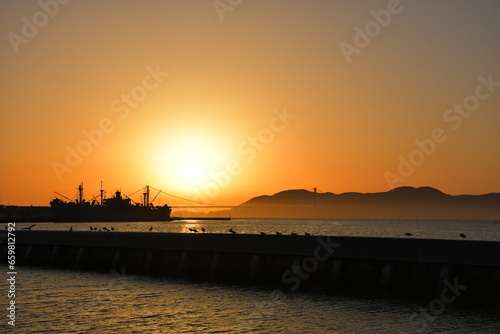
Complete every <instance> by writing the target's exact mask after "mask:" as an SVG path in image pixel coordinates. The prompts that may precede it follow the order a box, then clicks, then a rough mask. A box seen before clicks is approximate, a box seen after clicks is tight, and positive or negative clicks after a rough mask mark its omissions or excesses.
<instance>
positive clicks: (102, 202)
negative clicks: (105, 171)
mask: <svg viewBox="0 0 500 334" xmlns="http://www.w3.org/2000/svg"><path fill="white" fill-rule="evenodd" d="M99 191H100V192H101V205H103V204H104V196H103V195H104V190H102V181H101V190H99Z"/></svg>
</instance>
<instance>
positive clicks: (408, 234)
mask: <svg viewBox="0 0 500 334" xmlns="http://www.w3.org/2000/svg"><path fill="white" fill-rule="evenodd" d="M405 235H406V236H407V237H411V236H412V235H413V234H411V233H408V232H406V233H405Z"/></svg>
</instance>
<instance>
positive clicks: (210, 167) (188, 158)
mask: <svg viewBox="0 0 500 334" xmlns="http://www.w3.org/2000/svg"><path fill="white" fill-rule="evenodd" d="M223 158H224V155H223V154H222V151H221V146H220V145H218V144H217V142H216V141H210V139H209V138H201V136H200V137H193V136H188V135H186V136H185V137H183V136H176V137H175V138H170V140H168V143H167V145H166V146H165V147H164V148H163V149H162V152H161V155H160V156H159V162H158V164H157V165H158V168H159V170H158V173H160V175H161V179H162V180H163V181H164V182H166V183H168V184H169V185H170V186H172V187H174V188H176V190H180V191H182V192H184V193H186V192H190V191H191V190H192V189H202V188H203V186H204V185H205V183H206V182H208V181H209V180H210V172H213V171H217V170H218V169H219V168H220V167H219V166H220V165H221V163H222V162H223V160H224V159H223Z"/></svg>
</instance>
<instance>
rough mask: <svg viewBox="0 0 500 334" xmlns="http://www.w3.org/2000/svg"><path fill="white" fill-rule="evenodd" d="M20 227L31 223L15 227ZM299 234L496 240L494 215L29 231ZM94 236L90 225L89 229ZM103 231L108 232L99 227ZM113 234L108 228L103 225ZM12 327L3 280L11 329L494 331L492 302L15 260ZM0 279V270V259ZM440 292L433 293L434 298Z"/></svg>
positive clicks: (497, 322)
mask: <svg viewBox="0 0 500 334" xmlns="http://www.w3.org/2000/svg"><path fill="white" fill-rule="evenodd" d="M17 225H18V226H17V227H18V228H22V227H23V226H29V225H31V224H27V223H25V224H17ZM70 226H73V230H74V231H76V230H89V229H90V226H93V227H99V228H102V227H108V228H110V227H111V226H113V228H114V229H115V230H116V231H147V230H149V228H150V227H151V226H153V231H152V232H151V233H154V232H155V231H165V232H186V233H188V232H189V230H188V228H189V227H191V228H199V229H200V230H201V227H202V226H203V227H204V228H205V229H206V230H207V232H214V233H215V232H218V233H219V232H221V233H224V232H227V229H229V228H233V229H235V230H236V231H237V232H239V233H259V232H260V231H264V232H266V233H275V232H276V231H280V232H282V233H291V232H292V231H293V232H296V233H303V232H308V233H312V234H316V235H320V234H322V235H360V236H376V237H379V236H380V237H382V236H389V237H404V236H403V233H405V232H411V233H412V234H413V235H414V236H415V237H419V238H420V237H421V238H445V239H456V238H457V237H458V234H459V233H465V234H466V235H467V238H468V239H471V240H497V241H498V240H500V222H499V221H430V220H404V221H394V220H303V219H302V220H298V219H297V220H274V219H245V220H233V221H197V222H174V223H167V224H165V223H156V222H155V223H153V222H151V223H149V222H147V223H131V224H128V226H127V223H119V224H116V223H113V224H110V223H99V224H96V223H88V224H87V223H85V224H49V223H43V224H42V223H38V224H37V225H36V226H35V227H34V228H33V229H47V230H48V229H51V230H54V229H62V230H66V229H69V227H70ZM96 233H97V232H96ZM102 233H108V232H102ZM109 233H116V232H109ZM17 269H18V270H17V271H18V274H17V280H16V306H17V309H16V311H17V313H16V327H11V326H9V325H7V320H8V319H7V317H6V314H7V312H6V307H7V304H6V303H7V297H6V293H7V291H8V286H7V282H6V280H5V279H2V280H1V282H2V283H1V284H0V289H2V291H4V292H5V293H2V294H1V295H2V296H3V297H1V298H0V306H1V309H2V310H4V311H3V313H4V315H2V319H3V321H2V325H1V326H2V327H1V328H2V330H1V332H13V333H124V334H129V333H500V314H499V310H500V309H499V308H498V306H499V305H500V301H499V302H498V303H497V305H496V307H495V306H492V304H491V303H488V304H483V303H481V302H479V303H474V304H472V305H471V304H469V303H460V301H457V302H456V303H452V304H447V305H446V309H445V311H444V312H443V313H442V314H440V315H438V316H432V315H431V313H430V311H429V305H430V303H431V302H432V300H433V299H432V297H424V298H421V299H418V300H416V299H402V298H393V297H390V298H377V297H370V298H369V297H363V296H361V297H360V296H335V295H330V294H326V293H321V294H311V293H308V294H306V293H292V292H289V291H281V290H270V289H266V288H259V287H249V286H240V285H231V286H227V285H220V284H216V283H198V282H192V281H181V280H170V279H165V278H155V277H145V276H131V275H128V274H127V273H126V272H124V271H121V272H116V271H114V272H109V273H95V272H79V271H69V270H56V269H41V268H34V267H18V268H17ZM0 271H1V272H3V273H4V274H3V276H5V277H6V276H7V274H6V273H7V271H8V269H7V267H6V266H0ZM436 297H438V296H436Z"/></svg>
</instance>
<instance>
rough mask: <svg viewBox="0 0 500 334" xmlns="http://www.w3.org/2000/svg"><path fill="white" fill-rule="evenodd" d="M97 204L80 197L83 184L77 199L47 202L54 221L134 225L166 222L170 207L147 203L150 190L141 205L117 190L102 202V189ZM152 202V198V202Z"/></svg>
mask: <svg viewBox="0 0 500 334" xmlns="http://www.w3.org/2000/svg"><path fill="white" fill-rule="evenodd" d="M100 192H101V195H100V201H97V200H95V198H94V199H92V201H90V202H88V201H86V200H85V199H84V198H83V183H81V184H80V186H79V187H78V198H77V199H76V201H71V200H69V198H67V197H65V196H63V195H61V194H59V193H56V194H58V195H59V196H62V197H64V198H66V199H68V200H69V201H68V202H66V201H63V200H61V199H59V198H56V199H54V200H53V201H51V202H50V207H51V208H52V215H53V219H54V222H134V221H167V220H172V219H171V217H170V213H171V208H170V207H169V206H168V205H163V206H156V207H155V206H154V205H153V204H152V203H150V202H149V187H148V186H146V189H145V191H144V193H143V195H144V197H143V203H142V204H139V203H132V200H131V199H130V198H124V197H122V194H121V192H120V191H116V192H115V195H114V196H113V197H111V198H106V199H104V190H102V187H101V190H100ZM153 200H154V199H153Z"/></svg>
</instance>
